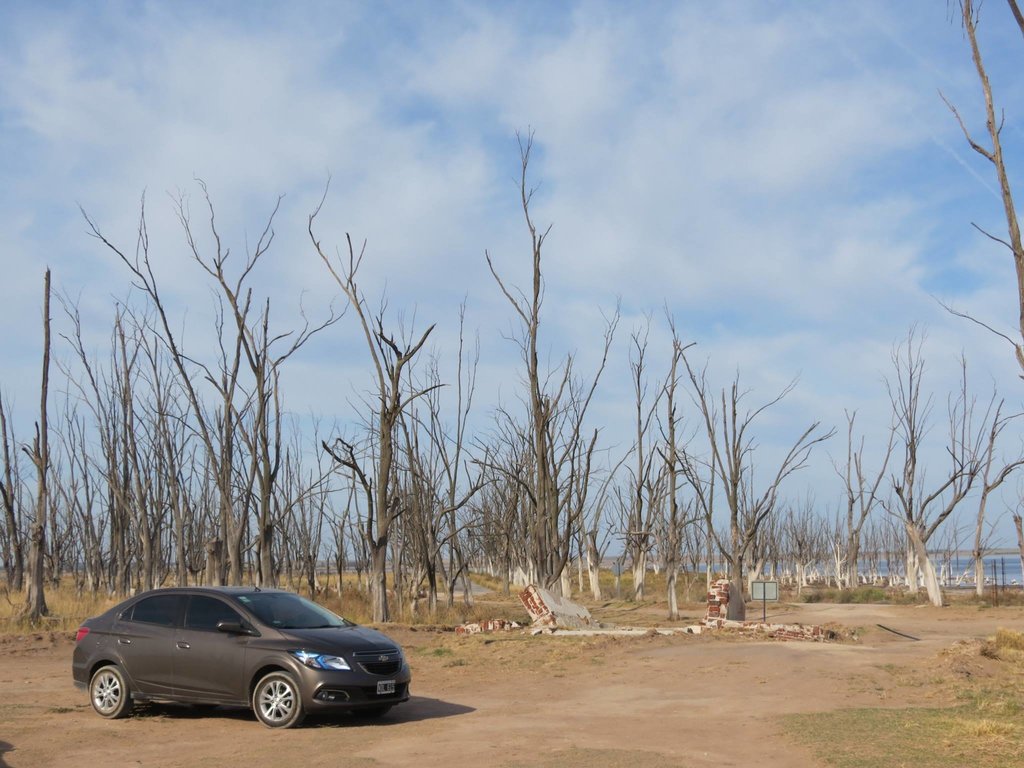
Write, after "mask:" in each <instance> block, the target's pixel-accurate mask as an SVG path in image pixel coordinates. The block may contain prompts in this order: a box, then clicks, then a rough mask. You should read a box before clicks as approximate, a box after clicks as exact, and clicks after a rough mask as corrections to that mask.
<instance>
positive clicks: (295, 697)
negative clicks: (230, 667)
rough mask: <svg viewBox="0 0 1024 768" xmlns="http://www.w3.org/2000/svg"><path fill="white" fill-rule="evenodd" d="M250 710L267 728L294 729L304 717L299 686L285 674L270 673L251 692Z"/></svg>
mask: <svg viewBox="0 0 1024 768" xmlns="http://www.w3.org/2000/svg"><path fill="white" fill-rule="evenodd" d="M252 710H253V712H255V713H256V717H257V718H259V721H260V722H261V723H263V724H264V725H265V726H267V727H268V728H294V727H295V726H297V725H298V724H299V723H301V722H302V719H303V718H304V717H305V715H306V713H305V712H304V711H303V709H302V696H300V695H299V686H298V685H296V684H295V680H294V678H292V676H291V675H289V674H288V673H287V672H270V673H269V674H266V675H264V676H263V677H261V678H260V681H259V682H258V683H257V684H256V687H255V688H254V689H253V692H252Z"/></svg>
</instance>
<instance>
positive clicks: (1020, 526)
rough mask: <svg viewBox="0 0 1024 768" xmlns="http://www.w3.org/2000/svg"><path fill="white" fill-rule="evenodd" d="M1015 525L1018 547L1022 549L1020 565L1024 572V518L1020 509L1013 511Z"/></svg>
mask: <svg viewBox="0 0 1024 768" xmlns="http://www.w3.org/2000/svg"><path fill="white" fill-rule="evenodd" d="M1013 526H1014V528H1016V529H1017V549H1018V550H1019V551H1020V567H1021V571H1022V572H1024V518H1021V515H1020V510H1019V509H1018V510H1017V511H1016V512H1014V513H1013Z"/></svg>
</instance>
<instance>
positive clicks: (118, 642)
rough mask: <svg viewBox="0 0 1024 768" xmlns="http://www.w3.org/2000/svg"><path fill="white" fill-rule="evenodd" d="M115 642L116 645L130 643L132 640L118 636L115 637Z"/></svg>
mask: <svg viewBox="0 0 1024 768" xmlns="http://www.w3.org/2000/svg"><path fill="white" fill-rule="evenodd" d="M117 644H118V645H131V644H132V641H131V640H129V639H128V638H127V637H119V638H117Z"/></svg>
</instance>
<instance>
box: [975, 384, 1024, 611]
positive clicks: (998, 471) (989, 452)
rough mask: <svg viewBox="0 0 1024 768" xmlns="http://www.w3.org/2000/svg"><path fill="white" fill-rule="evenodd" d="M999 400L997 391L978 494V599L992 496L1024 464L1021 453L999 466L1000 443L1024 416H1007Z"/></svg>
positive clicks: (992, 402)
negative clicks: (1007, 431)
mask: <svg viewBox="0 0 1024 768" xmlns="http://www.w3.org/2000/svg"><path fill="white" fill-rule="evenodd" d="M995 398H996V394H995V392H993V393H992V398H991V400H990V401H989V403H988V408H987V409H986V413H985V415H986V421H987V422H988V424H989V430H988V439H987V440H986V441H985V444H984V446H983V447H982V449H981V457H980V462H981V490H980V493H979V495H978V515H977V518H976V520H975V526H974V549H973V550H972V552H971V554H972V556H973V557H974V589H975V592H976V594H977V595H978V597H983V596H984V594H985V542H986V535H985V533H986V531H985V523H986V513H987V510H988V497H989V495H990V494H991V493H992V492H993V491H995V490H996V489H997V488H999V486H1001V485H1002V484H1003V483H1004V482H1006V480H1007V479H1008V478H1009V477H1010V476H1011V475H1012V474H1013V473H1014V472H1016V471H1017V470H1018V469H1020V467H1021V466H1022V465H1024V455H1020V453H1018V454H1017V455H1015V456H1013V458H1011V459H1009V460H1007V461H1005V463H1004V462H1000V464H1001V466H1000V465H999V464H996V463H995V460H996V443H997V442H998V440H999V436H1000V435H1001V434H1002V432H1003V430H1004V429H1005V428H1006V426H1007V425H1008V424H1009V423H1010V422H1011V421H1013V420H1014V419H1016V418H1019V417H1020V416H1021V415H1024V414H1020V413H1013V414H1009V415H1003V404H1004V401H1003V400H1000V401H999V403H997V404H996V403H995ZM993 405H995V410H993Z"/></svg>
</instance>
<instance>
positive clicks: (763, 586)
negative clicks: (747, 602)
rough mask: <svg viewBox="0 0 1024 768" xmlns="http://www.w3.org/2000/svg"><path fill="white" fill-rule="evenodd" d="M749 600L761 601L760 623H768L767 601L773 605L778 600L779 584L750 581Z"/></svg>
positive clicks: (775, 582)
mask: <svg viewBox="0 0 1024 768" xmlns="http://www.w3.org/2000/svg"><path fill="white" fill-rule="evenodd" d="M750 598H751V599H752V600H760V601H761V621H762V622H763V623H767V622H768V601H769V600H771V601H772V602H773V603H775V602H778V600H779V582H777V581H752V582H750Z"/></svg>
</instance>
